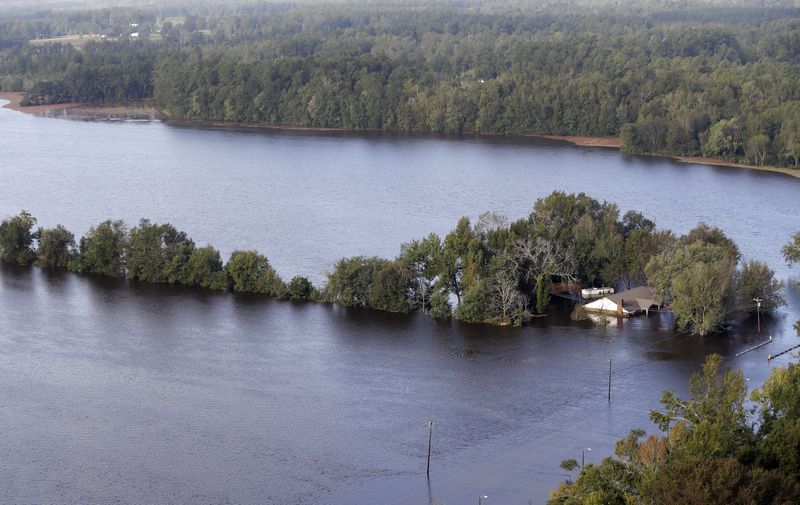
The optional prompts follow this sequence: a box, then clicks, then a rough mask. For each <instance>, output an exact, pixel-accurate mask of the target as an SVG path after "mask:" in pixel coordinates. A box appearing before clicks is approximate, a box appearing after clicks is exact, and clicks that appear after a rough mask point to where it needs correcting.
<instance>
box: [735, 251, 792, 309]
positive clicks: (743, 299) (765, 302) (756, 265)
mask: <svg viewBox="0 0 800 505" xmlns="http://www.w3.org/2000/svg"><path fill="white" fill-rule="evenodd" d="M782 291H783V281H779V280H777V279H776V278H775V272H773V271H772V270H771V269H770V268H769V266H767V264H766V263H761V262H760V261H755V260H749V261H745V262H744V263H742V266H741V268H740V269H739V271H738V272H736V310H738V311H739V312H741V313H743V314H755V313H756V311H757V310H758V308H757V305H756V303H755V301H754V299H755V298H760V299H761V310H762V311H764V312H771V311H773V310H775V309H777V308H778V307H780V306H782V305H786V300H785V299H784V298H783V294H782Z"/></svg>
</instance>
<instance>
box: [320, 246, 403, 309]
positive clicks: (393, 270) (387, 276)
mask: <svg viewBox="0 0 800 505" xmlns="http://www.w3.org/2000/svg"><path fill="white" fill-rule="evenodd" d="M411 294H412V289H411V273H410V270H409V269H408V267H407V265H405V263H403V262H402V261H389V260H385V259H381V258H365V257H363V256H355V257H352V258H343V259H341V260H339V262H338V263H336V266H335V267H334V270H333V272H331V273H330V274H328V282H327V284H326V286H325V299H326V300H328V301H330V302H334V303H338V304H339V305H342V306H344V307H371V308H374V309H378V310H386V311H389V312H408V311H409V310H411V308H412V307H413V302H412V299H411Z"/></svg>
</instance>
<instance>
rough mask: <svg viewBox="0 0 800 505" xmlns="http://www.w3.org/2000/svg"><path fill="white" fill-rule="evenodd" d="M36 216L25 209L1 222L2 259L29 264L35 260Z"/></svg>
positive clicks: (0, 252)
mask: <svg viewBox="0 0 800 505" xmlns="http://www.w3.org/2000/svg"><path fill="white" fill-rule="evenodd" d="M34 225H36V218H34V217H33V216H31V215H30V214H29V213H27V212H25V211H24V210H23V211H22V212H20V213H19V214H18V215H16V216H13V217H9V218H7V219H5V220H3V222H2V223H0V260H2V261H6V262H9V263H18V264H20V265H27V264H29V263H30V262H32V261H33V260H34V253H33V241H34V239H35V238H36V237H35V234H34V232H33V227H34Z"/></svg>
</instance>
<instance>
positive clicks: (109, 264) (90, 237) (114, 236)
mask: <svg viewBox="0 0 800 505" xmlns="http://www.w3.org/2000/svg"><path fill="white" fill-rule="evenodd" d="M127 241H128V232H127V229H126V227H125V222H124V221H121V220H116V221H112V220H110V219H109V220H107V221H104V222H102V223H100V224H99V225H97V226H93V227H91V228H90V229H89V231H88V232H87V233H86V235H84V236H83V237H81V240H80V248H79V249H80V251H79V254H78V259H77V261H74V262H73V263H72V265H71V266H72V268H73V269H75V270H76V271H77V272H80V273H88V274H98V275H109V276H112V277H120V276H124V275H125V248H126V244H127Z"/></svg>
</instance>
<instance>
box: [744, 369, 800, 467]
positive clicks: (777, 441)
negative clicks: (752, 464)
mask: <svg viewBox="0 0 800 505" xmlns="http://www.w3.org/2000/svg"><path fill="white" fill-rule="evenodd" d="M751 399H752V400H753V401H754V402H756V404H757V406H758V411H759V413H760V417H759V424H758V426H759V428H758V435H759V449H760V451H759V452H760V453H761V464H762V465H764V466H765V467H767V468H779V469H780V470H781V471H782V472H783V473H784V475H786V477H787V478H788V479H791V480H792V481H793V482H800V451H798V447H800V365H798V364H797V363H790V364H789V365H788V366H787V367H786V368H775V369H774V370H773V371H772V373H770V375H769V377H768V378H767V380H766V381H764V384H763V385H762V386H761V390H760V391H759V390H755V391H753V394H752V395H751Z"/></svg>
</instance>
